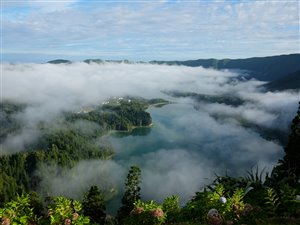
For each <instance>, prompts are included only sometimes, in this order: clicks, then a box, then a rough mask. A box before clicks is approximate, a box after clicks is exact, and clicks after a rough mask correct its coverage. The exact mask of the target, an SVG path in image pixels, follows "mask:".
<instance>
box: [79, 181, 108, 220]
mask: <svg viewBox="0 0 300 225" xmlns="http://www.w3.org/2000/svg"><path fill="white" fill-rule="evenodd" d="M82 209H83V213H84V215H85V216H88V217H89V218H90V221H91V222H92V223H96V224H104V221H105V217H106V214H105V212H104V211H105V205H104V198H103V196H102V194H101V192H100V191H99V189H98V187H97V186H92V187H91V188H90V190H89V191H88V192H87V193H86V194H85V196H84V199H83V202H82Z"/></svg>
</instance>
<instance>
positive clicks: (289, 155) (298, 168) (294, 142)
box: [283, 102, 300, 179]
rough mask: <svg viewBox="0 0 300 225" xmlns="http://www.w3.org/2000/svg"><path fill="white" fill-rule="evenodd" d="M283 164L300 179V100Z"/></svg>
mask: <svg viewBox="0 0 300 225" xmlns="http://www.w3.org/2000/svg"><path fill="white" fill-rule="evenodd" d="M284 151H285V156H284V158H283V164H285V167H286V168H287V169H288V170H289V171H291V173H293V174H294V175H295V176H296V177H297V178H298V179H299V177H300V102H299V107H298V112H297V115H296V116H295V118H294V119H293V122H292V125H291V134H290V135H289V142H288V144H287V146H286V147H285V149H284Z"/></svg>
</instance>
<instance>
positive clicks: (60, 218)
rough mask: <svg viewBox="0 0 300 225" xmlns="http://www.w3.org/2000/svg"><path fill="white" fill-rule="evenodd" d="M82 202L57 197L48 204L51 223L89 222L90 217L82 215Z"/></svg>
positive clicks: (79, 224) (54, 224) (78, 223)
mask: <svg viewBox="0 0 300 225" xmlns="http://www.w3.org/2000/svg"><path fill="white" fill-rule="evenodd" d="M81 208H82V207H81V204H80V202H78V201H76V200H70V199H67V198H64V197H57V198H55V199H54V201H53V202H52V203H51V204H50V205H49V206H48V210H49V211H48V215H49V218H50V224H51V225H61V224H77V225H82V224H89V222H90V221H89V218H88V217H85V216H82V215H80V212H81Z"/></svg>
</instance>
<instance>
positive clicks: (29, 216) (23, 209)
mask: <svg viewBox="0 0 300 225" xmlns="http://www.w3.org/2000/svg"><path fill="white" fill-rule="evenodd" d="M0 219H1V220H2V224H13V225H17V224H20V225H28V224H33V223H35V221H36V220H37V219H36V217H35V215H34V213H33V209H32V208H31V207H30V203H29V195H21V196H17V197H16V200H15V201H14V200H13V201H10V202H8V203H6V204H5V205H4V207H3V208H1V209H0Z"/></svg>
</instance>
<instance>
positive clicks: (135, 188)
mask: <svg viewBox="0 0 300 225" xmlns="http://www.w3.org/2000/svg"><path fill="white" fill-rule="evenodd" d="M140 183H141V169H140V168H139V167H138V166H132V167H131V168H130V170H129V173H128V175H127V179H126V181H125V193H124V195H123V197H122V206H121V207H120V209H119V211H118V215H117V217H118V221H120V222H121V221H122V220H123V219H124V218H126V217H127V216H128V215H129V213H130V212H131V210H132V209H133V208H134V203H135V202H136V201H137V200H139V199H141V197H140V190H141V188H140V186H139V184H140Z"/></svg>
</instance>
